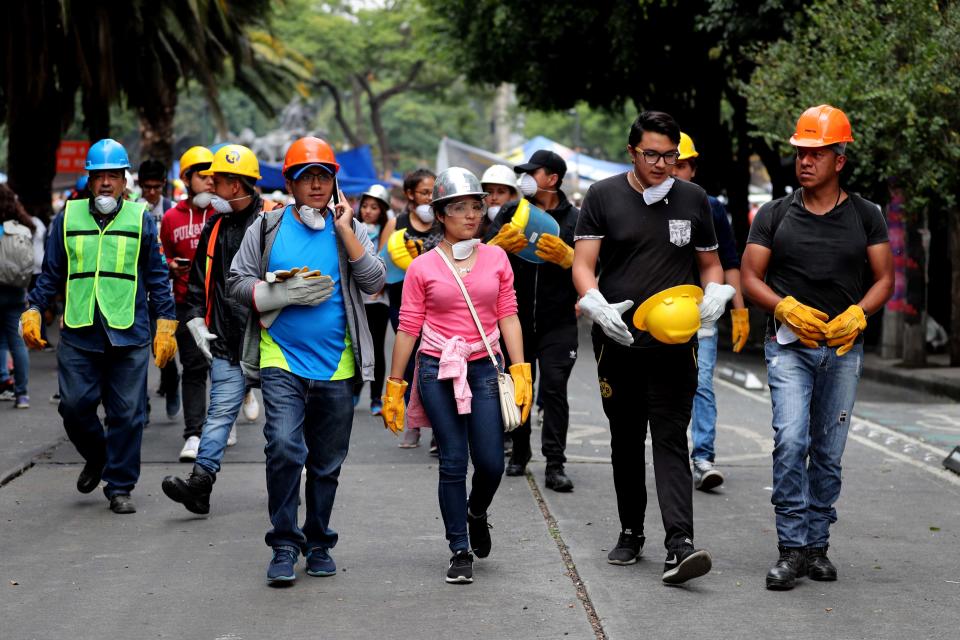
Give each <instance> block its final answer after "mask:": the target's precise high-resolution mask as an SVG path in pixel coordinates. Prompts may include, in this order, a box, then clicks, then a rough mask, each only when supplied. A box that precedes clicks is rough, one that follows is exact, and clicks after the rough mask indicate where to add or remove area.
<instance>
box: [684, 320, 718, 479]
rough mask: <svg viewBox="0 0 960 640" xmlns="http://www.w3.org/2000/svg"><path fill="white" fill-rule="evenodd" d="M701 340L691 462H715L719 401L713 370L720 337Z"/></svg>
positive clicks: (694, 403)
mask: <svg viewBox="0 0 960 640" xmlns="http://www.w3.org/2000/svg"><path fill="white" fill-rule="evenodd" d="M718 337H719V336H718V335H717V334H716V333H714V334H713V335H712V336H707V337H705V338H697V342H698V343H699V345H700V346H699V348H698V349H697V365H698V367H699V368H698V372H697V394H696V395H695V396H693V419H692V420H691V421H690V437H691V438H692V439H693V450H692V451H691V452H690V459H691V460H709V461H710V462H713V458H714V450H713V443H714V442H715V441H716V439H717V398H716V396H714V395H713V370H714V369H715V368H716V366H717V338H718Z"/></svg>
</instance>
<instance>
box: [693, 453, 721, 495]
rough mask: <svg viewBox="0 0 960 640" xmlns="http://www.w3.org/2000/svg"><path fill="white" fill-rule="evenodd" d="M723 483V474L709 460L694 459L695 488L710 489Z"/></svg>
mask: <svg viewBox="0 0 960 640" xmlns="http://www.w3.org/2000/svg"><path fill="white" fill-rule="evenodd" d="M722 484H723V474H722V473H720V472H719V471H718V470H717V468H716V467H714V466H713V463H712V462H710V461H709V460H694V461H693V488H694V489H699V490H700V491H710V490H711V489H716V488H717V487H719V486H720V485H722Z"/></svg>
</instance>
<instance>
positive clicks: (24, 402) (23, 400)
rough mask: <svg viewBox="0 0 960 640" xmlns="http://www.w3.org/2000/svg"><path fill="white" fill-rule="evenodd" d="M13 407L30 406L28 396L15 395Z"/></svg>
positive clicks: (26, 407) (24, 407) (22, 407)
mask: <svg viewBox="0 0 960 640" xmlns="http://www.w3.org/2000/svg"><path fill="white" fill-rule="evenodd" d="M13 408H14V409H29V408H30V396H27V395H22V396H17V399H16V400H15V401H14V404H13Z"/></svg>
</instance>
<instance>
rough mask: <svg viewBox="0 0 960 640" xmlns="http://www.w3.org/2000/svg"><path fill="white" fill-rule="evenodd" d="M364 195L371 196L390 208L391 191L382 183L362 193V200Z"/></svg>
mask: <svg viewBox="0 0 960 640" xmlns="http://www.w3.org/2000/svg"><path fill="white" fill-rule="evenodd" d="M364 196H370V197H371V198H373V199H374V200H379V201H380V202H382V203H383V206H385V207H386V208H387V209H389V208H390V192H389V191H387V188H386V187H385V186H383V185H382V184H375V185H372V186H371V187H370V188H369V189H367V190H366V191H364V192H363V193H362V194H360V199H361V200H362V199H363V197H364Z"/></svg>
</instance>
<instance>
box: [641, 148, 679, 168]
mask: <svg viewBox="0 0 960 640" xmlns="http://www.w3.org/2000/svg"><path fill="white" fill-rule="evenodd" d="M634 152H635V153H637V154H638V155H641V156H643V161H644V162H646V163H647V164H657V163H658V162H660V158H663V163H664V164H668V165H671V166H672V165H675V164H677V160H679V159H680V152H679V151H677V150H673V151H667V152H666V153H660V152H659V151H653V150H650V149H634Z"/></svg>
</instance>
